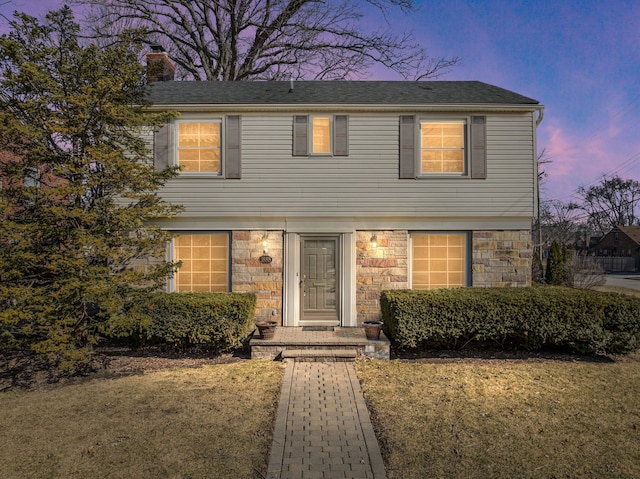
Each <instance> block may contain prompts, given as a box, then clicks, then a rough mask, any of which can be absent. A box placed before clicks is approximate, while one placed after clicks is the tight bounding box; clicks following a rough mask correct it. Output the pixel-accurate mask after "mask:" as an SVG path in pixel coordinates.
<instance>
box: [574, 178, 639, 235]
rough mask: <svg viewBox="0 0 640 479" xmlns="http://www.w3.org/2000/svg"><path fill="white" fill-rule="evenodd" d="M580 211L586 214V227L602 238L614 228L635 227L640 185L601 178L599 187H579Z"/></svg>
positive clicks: (622, 180)
mask: <svg viewBox="0 0 640 479" xmlns="http://www.w3.org/2000/svg"><path fill="white" fill-rule="evenodd" d="M578 193H579V194H580V196H581V197H582V204H581V205H580V208H581V209H582V210H584V211H585V212H586V214H587V215H588V218H589V224H590V225H591V226H592V227H593V228H594V229H595V230H596V231H598V232H599V233H600V234H602V235H605V234H606V233H608V232H609V231H610V230H611V229H612V228H615V227H616V226H629V225H635V224H638V220H639V218H638V215H637V214H636V208H637V207H638V204H640V182H639V181H636V180H631V179H627V180H624V179H622V178H620V177H619V176H617V175H616V176H613V177H611V178H609V179H606V178H603V179H602V180H601V181H600V183H599V184H597V185H593V186H590V187H588V188H587V187H586V186H581V187H580V188H578Z"/></svg>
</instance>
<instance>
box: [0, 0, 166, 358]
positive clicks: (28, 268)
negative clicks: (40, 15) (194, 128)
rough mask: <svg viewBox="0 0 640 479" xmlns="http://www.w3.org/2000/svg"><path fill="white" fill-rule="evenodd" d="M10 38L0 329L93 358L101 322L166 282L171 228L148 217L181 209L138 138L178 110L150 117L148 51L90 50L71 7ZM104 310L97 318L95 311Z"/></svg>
mask: <svg viewBox="0 0 640 479" xmlns="http://www.w3.org/2000/svg"><path fill="white" fill-rule="evenodd" d="M10 27H11V29H12V30H11V31H10V33H8V34H6V35H2V36H1V37H0V145H2V150H4V151H3V155H2V161H0V178H2V180H3V183H2V195H1V198H0V278H1V279H2V281H0V329H1V330H3V331H4V336H5V339H6V336H7V334H8V332H12V333H14V335H16V333H17V334H18V335H20V336H25V335H26V336H27V337H28V338H30V339H31V340H32V347H33V349H34V350H36V351H37V352H40V353H44V354H47V355H52V356H56V357H58V358H61V359H63V360H74V359H78V358H83V357H86V353H87V351H88V348H89V347H90V345H91V344H92V343H93V342H94V341H95V335H96V331H95V327H94V326H95V322H96V321H100V320H101V318H104V317H106V316H107V315H112V316H116V317H117V315H118V314H121V312H122V306H123V305H124V304H125V302H126V301H127V300H129V299H131V298H132V296H133V295H135V294H136V292H137V291H140V288H142V287H143V286H144V287H146V288H155V287H157V286H158V285H160V284H163V282H164V281H165V278H166V276H167V275H168V274H170V273H171V272H172V271H173V269H174V265H173V264H172V263H167V262H163V261H160V262H158V263H157V264H155V265H148V266H147V267H146V268H145V269H142V268H136V267H135V266H136V262H137V261H138V260H139V259H140V258H146V257H148V256H156V257H160V258H164V248H165V244H166V241H167V240H168V239H169V238H168V236H167V233H166V232H163V231H161V230H160V229H159V228H157V227H154V226H150V225H149V224H147V223H146V220H147V219H149V218H154V217H166V216H171V215H172V214H174V213H175V212H176V208H174V207H172V206H171V205H168V204H167V203H165V202H163V201H162V200H161V199H160V198H158V196H157V195H156V194H155V191H156V190H157V189H158V187H160V186H161V185H162V184H163V183H164V182H165V180H166V179H167V178H169V177H171V176H172V175H173V174H174V173H175V171H173V170H170V169H167V170H165V171H162V172H159V171H156V170H155V169H154V167H153V165H152V164H151V163H150V162H149V161H148V150H147V148H146V146H145V143H144V141H143V140H142V139H141V137H140V136H139V133H140V132H141V130H142V129H144V128H148V127H150V126H154V125H159V124H161V123H162V122H164V121H166V120H167V119H168V114H145V113H144V110H143V109H141V108H135V107H133V106H132V105H142V106H143V105H145V104H146V103H145V99H144V98H145V88H146V87H145V85H144V82H143V75H142V73H143V72H142V67H141V65H140V64H139V62H138V55H139V53H140V50H141V47H142V46H141V45H140V44H139V43H136V42H134V41H132V40H131V37H126V36H124V37H123V38H122V41H121V42H119V43H118V44H116V45H114V46H112V47H109V48H100V47H98V46H96V45H94V44H87V45H81V44H80V41H79V26H78V24H77V23H76V22H75V21H74V19H73V16H72V12H71V10H70V9H69V8H67V7H65V8H63V9H61V10H59V11H55V12H50V13H49V14H47V16H46V19H45V20H43V21H42V22H40V21H38V20H36V19H35V18H33V17H30V16H27V15H25V14H16V17H15V20H14V21H12V22H11V24H10ZM96 313H97V314H96Z"/></svg>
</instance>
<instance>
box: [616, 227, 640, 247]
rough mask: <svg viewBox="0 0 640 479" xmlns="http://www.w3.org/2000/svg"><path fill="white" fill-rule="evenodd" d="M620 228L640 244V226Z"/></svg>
mask: <svg viewBox="0 0 640 479" xmlns="http://www.w3.org/2000/svg"><path fill="white" fill-rule="evenodd" d="M618 229H619V230H620V231H622V232H623V233H624V234H626V235H627V236H628V237H629V238H631V239H632V240H633V241H635V242H636V243H638V244H640V226H618Z"/></svg>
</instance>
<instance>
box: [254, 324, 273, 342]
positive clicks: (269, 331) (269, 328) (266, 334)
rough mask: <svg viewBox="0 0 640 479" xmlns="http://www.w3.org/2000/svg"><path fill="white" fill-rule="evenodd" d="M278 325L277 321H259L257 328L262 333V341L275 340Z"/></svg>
mask: <svg viewBox="0 0 640 479" xmlns="http://www.w3.org/2000/svg"><path fill="white" fill-rule="evenodd" d="M277 325H278V323H276V322H275V321H258V322H256V327H257V328H258V332H259V333H260V339H273V335H274V334H276V326H277Z"/></svg>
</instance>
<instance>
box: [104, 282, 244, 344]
mask: <svg viewBox="0 0 640 479" xmlns="http://www.w3.org/2000/svg"><path fill="white" fill-rule="evenodd" d="M255 310H256V296H255V295H254V294H248V293H152V294H150V295H146V296H144V297H143V298H141V299H139V300H138V301H137V302H136V303H135V304H133V305H131V306H130V307H129V308H128V309H127V311H126V313H125V314H123V315H122V316H121V317H120V318H118V319H115V318H114V319H113V320H112V321H110V322H109V323H108V324H107V329H106V331H105V332H106V334H107V336H109V337H112V338H120V339H124V340H125V341H127V342H129V343H130V344H132V345H136V346H141V345H150V344H161V343H169V344H172V345H174V346H178V347H188V346H196V345H197V346H207V347H210V348H213V349H217V350H226V349H230V348H234V347H237V346H240V345H241V344H242V341H243V340H244V339H245V338H246V337H247V336H248V335H249V333H250V332H251V330H252V329H253V320H254V316H255Z"/></svg>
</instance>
